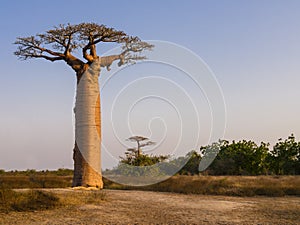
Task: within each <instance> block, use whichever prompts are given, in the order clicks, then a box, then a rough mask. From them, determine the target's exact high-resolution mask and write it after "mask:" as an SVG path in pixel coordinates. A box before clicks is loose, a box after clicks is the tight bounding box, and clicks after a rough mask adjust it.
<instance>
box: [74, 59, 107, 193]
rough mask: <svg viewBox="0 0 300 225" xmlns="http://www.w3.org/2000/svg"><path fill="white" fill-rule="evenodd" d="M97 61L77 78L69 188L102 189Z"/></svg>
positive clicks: (98, 67) (98, 63)
mask: <svg viewBox="0 0 300 225" xmlns="http://www.w3.org/2000/svg"><path fill="white" fill-rule="evenodd" d="M100 66H101V58H100V57H99V58H97V59H95V60H94V61H93V62H92V63H91V64H90V65H88V66H87V67H86V68H85V70H84V71H83V73H82V75H80V76H77V77H78V80H77V81H78V82H77V91H76V101H75V108H74V112H75V146H74V152H73V159H74V177H73V186H84V187H97V188H103V182H102V175H101V115H100V92H99V84H98V78H99V75H100Z"/></svg>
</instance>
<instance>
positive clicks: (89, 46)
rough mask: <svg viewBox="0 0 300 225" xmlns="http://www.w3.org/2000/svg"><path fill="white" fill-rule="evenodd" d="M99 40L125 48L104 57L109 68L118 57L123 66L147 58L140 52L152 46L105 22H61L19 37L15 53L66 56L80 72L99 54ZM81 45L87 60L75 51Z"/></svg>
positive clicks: (26, 56) (23, 56)
mask: <svg viewBox="0 0 300 225" xmlns="http://www.w3.org/2000/svg"><path fill="white" fill-rule="evenodd" d="M100 42H114V43H119V44H121V45H122V52H120V54H119V55H113V56H105V57H101V67H107V69H108V70H109V67H110V65H111V64H112V63H113V61H115V60H119V63H118V65H119V66H121V65H123V64H126V63H134V62H135V61H136V60H141V59H145V57H144V56H142V55H140V53H141V52H142V51H143V50H145V49H151V48H152V47H153V46H152V45H151V44H148V43H146V42H143V41H141V40H140V39H139V38H138V37H134V36H129V35H127V34H126V33H125V32H123V31H118V30H115V29H114V28H110V27H107V26H105V25H103V24H101V25H99V24H96V23H80V24H78V25H71V24H67V25H63V24H61V25H59V26H57V27H54V29H51V30H48V31H46V32H45V33H40V34H37V35H35V36H30V37H19V38H17V40H16V42H15V44H17V45H18V49H17V51H15V55H16V56H18V57H19V58H20V59H24V60H26V59H31V58H44V59H46V60H50V61H58V60H64V61H66V62H67V63H68V64H69V65H70V66H71V67H72V68H73V69H74V70H75V71H76V72H77V73H78V72H79V73H80V70H82V69H83V65H84V64H85V63H91V62H93V61H94V60H95V59H96V58H97V57H98V56H99V55H98V54H97V51H96V45H97V44H98V43H100ZM78 49H81V50H82V57H83V59H85V60H86V62H84V61H83V60H81V59H79V58H77V57H75V56H74V55H73V53H74V51H75V50H78Z"/></svg>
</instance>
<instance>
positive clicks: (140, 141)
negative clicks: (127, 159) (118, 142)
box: [127, 136, 155, 157]
mask: <svg viewBox="0 0 300 225" xmlns="http://www.w3.org/2000/svg"><path fill="white" fill-rule="evenodd" d="M127 140H128V141H132V142H136V144H137V148H129V149H127V150H128V151H129V152H133V153H134V154H135V155H136V157H139V156H140V155H141V154H142V147H145V146H148V145H154V144H155V142H153V141H149V138H146V137H143V136H132V137H130V138H128V139H127Z"/></svg>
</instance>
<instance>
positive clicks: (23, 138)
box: [0, 0, 300, 170]
mask: <svg viewBox="0 0 300 225" xmlns="http://www.w3.org/2000/svg"><path fill="white" fill-rule="evenodd" d="M88 4H89V5H85V3H84V1H60V0H57V1H40V0H36V1H34V0H31V1H21V0H20V1H1V3H0V28H1V34H2V35H1V42H0V50H1V51H0V65H1V68H2V69H1V82H0V104H1V111H0V115H1V116H0V140H1V148H0V151H1V157H0V168H3V169H7V170H9V169H27V168H36V169H47V168H49V169H56V168H59V167H68V168H72V165H73V164H72V163H73V162H72V147H73V141H74V140H73V135H74V131H73V118H72V108H73V102H74V93H75V75H74V73H73V71H72V70H71V69H70V68H68V67H67V66H66V65H64V63H60V62H58V63H51V62H46V61H43V60H29V61H25V62H24V61H19V60H17V58H16V57H15V56H14V55H13V52H14V51H15V49H16V46H14V45H13V44H12V43H13V42H14V41H15V38H16V37H18V36H21V37H22V36H29V35H32V34H36V33H39V32H43V31H45V30H47V29H51V28H52V27H53V26H55V25H58V24H60V23H80V22H96V23H103V24H106V25H108V26H111V27H115V28H117V29H120V30H124V31H125V32H127V33H128V34H131V35H137V36H139V37H140V38H141V39H145V40H162V41H169V42H173V43H176V44H179V45H181V46H184V47H186V48H188V49H190V50H191V51H193V52H194V53H195V54H197V55H198V56H200V57H201V58H202V59H203V60H204V61H205V62H206V63H207V65H208V66H209V67H210V69H211V70H212V71H213V72H214V74H215V77H216V78H217V80H218V82H219V85H220V87H221V88H222V91H223V94H224V99H225V103H226V110H227V114H226V120H227V126H226V129H225V133H224V138H225V139H228V140H233V139H234V140H240V139H251V140H254V141H256V142H258V143H259V142H260V141H266V142H270V143H271V144H273V143H275V142H276V140H277V139H278V138H280V137H283V138H285V137H287V136H288V135H289V134H291V133H294V134H295V136H296V138H299V136H300V117H299V115H300V103H299V98H300V88H299V84H300V63H299V62H300V13H299V12H300V2H299V1H297V0H295V1H291V0H285V1H283V0H282V1H278V0H272V1H271V0H268V1H267V0H253V1H243V0H241V1H237V0H235V1H233V0H227V1H225V0H224V1H220V0H219V1H211V0H210V1H198V0H195V1H192V0H189V1H175V0H173V1H171V0H165V1H159V0H153V1H98V0H90V1H88ZM98 50H100V49H98ZM107 50H109V47H108V48H104V49H103V51H107ZM137 71H139V70H138V69H137ZM129 72H130V71H129ZM129 72H127V73H129ZM125 74H126V73H125ZM146 75H149V76H150V75H151V76H152V75H154V74H153V73H150V72H149V71H147V73H145V74H143V76H146ZM131 76H132V77H134V79H136V78H137V77H138V76H139V74H131ZM166 76H167V77H169V78H171V75H170V74H169V75H168V74H167V75H166ZM132 77H131V78H132ZM131 78H130V76H128V78H126V79H127V80H126V79H125V78H120V79H119V80H118V79H112V80H111V82H110V83H109V85H108V86H107V87H111V90H106V89H103V90H104V91H103V96H102V110H103V116H104V118H103V119H104V120H105V121H109V120H110V118H109V117H110V115H111V112H110V111H109V109H110V107H109V106H110V100H111V96H112V94H113V91H112V90H114V91H115V90H116V89H120V88H121V87H122V86H121V85H120V84H124V82H125V83H126V81H127V82H130V81H131V80H130V79H131ZM122 82H123V83H122ZM160 85H161V86H159V85H158V89H157V92H159V91H161V89H164V90H172V88H171V87H168V86H164V85H163V82H161V83H160ZM140 87H141V86H140ZM149 87H151V84H150V83H149ZM182 87H183V88H185V89H186V91H187V92H193V91H192V90H193V87H189V84H188V83H187V84H185V85H183V86H182ZM168 88H169V89H168ZM143 90H145V89H143V88H140V90H139V89H137V92H138V93H139V94H141V93H143ZM189 90H190V91H189ZM170 92H171V93H172V91H169V92H168V91H166V92H165V93H166V96H168V95H167V94H170ZM159 93H160V92H159ZM132 94H133V95H134V94H135V93H132ZM191 96H192V99H193V101H196V102H197V99H198V97H199V102H200V101H202V100H201V98H202V97H203V96H200V95H198V97H197V93H196V92H193V93H191ZM155 101H156V100H155ZM155 101H154V102H152V103H151V104H155ZM182 101H184V100H182ZM199 102H198V103H199ZM198 103H197V104H198ZM151 104H150V105H151ZM157 104H158V105H159V104H162V103H157ZM146 105H147V104H146ZM143 107H144V108H143ZM148 107H149V104H148ZM159 107H160V108H162V109H164V110H166V111H161V112H159V111H158V112H156V111H151V110H149V109H148V108H147V109H146V111H143V109H144V110H145V106H143V104H142V105H141V108H136V110H133V111H132V112H133V114H134V115H136V116H138V115H140V117H139V119H138V120H136V121H133V122H132V123H133V125H132V126H136V128H134V129H136V132H139V133H141V134H142V135H150V134H151V132H152V138H153V139H156V140H154V141H158V142H159V140H157V139H159V135H164V134H163V132H161V130H162V127H160V126H162V125H163V124H162V123H161V121H159V119H157V120H153V121H152V122H153V123H152V124H151V126H153V127H152V128H151V129H153V130H152V131H151V132H150V131H149V130H147V126H140V125H139V124H140V123H139V121H140V120H141V121H142V120H143V119H145V118H144V117H143V116H146V117H147V116H148V117H147V118H148V119H149V118H151V117H155V116H157V114H160V115H161V116H163V115H164V114H167V115H168V116H169V117H168V119H170V121H171V123H172V121H173V123H174V124H176V123H177V122H178V118H176V114H174V112H171V111H172V110H171V109H170V110H171V111H170V112H169V111H168V107H166V108H164V107H163V106H159ZM199 107H200V108H201V107H202V106H201V103H199ZM152 108H153V107H152ZM205 110H206V109H204V111H205ZM188 112H189V111H186V112H185V113H188ZM192 113H193V112H191V114H192ZM208 114H209V113H207V112H204V113H203V116H204V117H202V118H201V119H200V120H201V121H202V120H203V123H205V122H207V121H206V119H205V118H206V117H205V116H207V115H208ZM147 118H146V119H147ZM207 120H209V118H208V119H207ZM134 124H136V125H134ZM147 124H148V123H147ZM103 126H105V122H104V123H103ZM139 126H140V127H139ZM156 127H157V128H156ZM106 129H107V128H106V127H103V130H104V131H105V130H106ZM122 129H124V127H122V126H121V127H120V129H118V130H122ZM176 129H178V127H177V128H174V129H173V128H169V130H172V132H173V131H174V130H175V131H176ZM169 132H170V131H169ZM172 132H170V133H169V134H168V135H169V136H171V137H172V138H173V139H174V142H176V139H177V138H178V136H176V135H178V133H176V132H173V133H172ZM103 135H104V141H106V143H107V145H108V148H109V146H110V144H109V143H110V141H109V140H110V139H109V137H107V136H105V134H103ZM124 135H125V136H126V133H125V134H124ZM193 135H195V134H194V133H191V137H192V136H193ZM207 135H208V134H207V132H206V130H205V129H204V131H202V133H201V137H200V140H199V142H198V143H197V146H199V147H200V145H201V144H206V143H205V140H206V139H205V138H203V139H202V137H204V136H205V137H206V136H207ZM191 139H193V138H191ZM191 142H193V140H191ZM112 146H113V145H112ZM164 147H165V150H164V151H166V152H172V150H171V149H167V150H166V148H167V146H164ZM113 148H115V147H113ZM170 148H172V147H170ZM189 150H191V149H184V151H189ZM111 151H112V152H114V153H112V154H115V156H114V157H116V158H117V156H118V154H119V155H120V154H121V153H122V152H123V151H124V149H118V150H115V149H114V150H111ZM105 160H106V162H103V164H104V165H105V166H110V162H109V163H108V162H107V161H109V160H108V159H105Z"/></svg>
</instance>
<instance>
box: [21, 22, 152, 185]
mask: <svg viewBox="0 0 300 225" xmlns="http://www.w3.org/2000/svg"><path fill="white" fill-rule="evenodd" d="M106 42H112V43H117V44H120V45H121V47H122V48H121V49H122V50H121V51H120V53H119V54H117V55H110V56H100V55H99V54H98V53H97V48H96V45H97V44H99V43H106ZM15 44H16V45H18V49H17V51H15V55H16V56H17V57H18V58H20V59H23V60H27V59H32V58H42V59H46V60H49V61H51V62H54V61H65V62H66V63H67V65H69V66H70V67H71V68H72V69H73V70H74V71H75V73H76V78H77V91H76V102H75V108H74V112H75V146H74V150H73V159H74V177H73V186H92V187H98V188H102V187H103V182H102V174H101V149H100V146H101V112H100V91H99V85H98V77H99V75H100V69H101V67H106V68H107V70H110V66H111V65H112V63H113V62H114V61H118V66H122V65H124V64H127V63H134V62H135V61H137V60H142V59H145V57H144V56H142V55H141V52H142V51H143V50H150V49H151V48H152V47H153V45H151V44H148V43H146V42H143V41H141V40H140V39H139V38H138V37H133V36H129V35H127V34H126V33H125V32H123V31H118V30H115V29H114V28H110V27H107V26H105V25H99V24H96V23H80V24H77V25H70V24H67V25H59V26H57V27H54V29H52V30H48V31H46V32H45V33H41V34H37V35H35V36H30V37H19V38H17V39H16V42H15ZM78 49H79V50H81V53H82V56H80V57H77V56H75V54H74V50H78Z"/></svg>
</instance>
